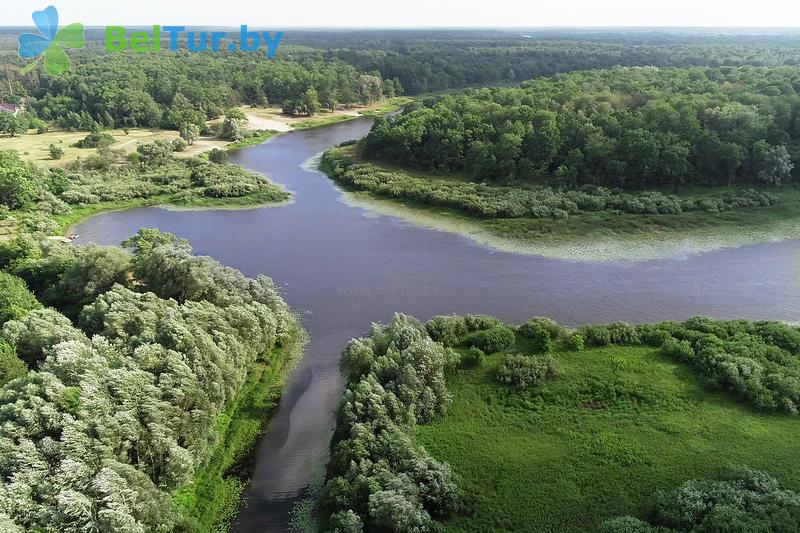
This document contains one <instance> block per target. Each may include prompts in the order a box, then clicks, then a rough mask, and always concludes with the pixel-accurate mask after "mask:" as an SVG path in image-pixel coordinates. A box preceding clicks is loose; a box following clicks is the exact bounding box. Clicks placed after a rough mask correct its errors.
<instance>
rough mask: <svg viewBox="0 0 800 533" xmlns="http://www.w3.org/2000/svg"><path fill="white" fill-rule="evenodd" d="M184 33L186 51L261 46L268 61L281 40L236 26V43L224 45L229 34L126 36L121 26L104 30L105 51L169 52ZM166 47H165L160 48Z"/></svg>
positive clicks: (172, 30)
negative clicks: (165, 50)
mask: <svg viewBox="0 0 800 533" xmlns="http://www.w3.org/2000/svg"><path fill="white" fill-rule="evenodd" d="M184 32H185V33H186V39H185V41H186V49H187V50H189V51H190V52H208V51H211V52H219V51H221V50H227V51H229V52H236V51H242V52H255V51H257V50H259V49H260V48H261V47H262V45H263V47H264V49H265V51H266V54H267V57H269V58H270V59H272V57H273V56H274V55H275V52H277V51H278V45H279V44H280V42H281V38H282V37H283V32H280V31H277V32H274V35H273V34H272V33H271V32H268V31H263V32H257V31H249V30H248V29H247V25H246V24H243V25H241V26H240V27H239V31H238V32H237V33H233V35H235V36H238V41H236V40H233V41H230V42H227V43H225V42H224V41H225V40H226V39H227V38H229V36H230V35H231V33H229V32H224V31H190V32H186V26H163V27H162V26H158V25H156V26H153V30H152V32H151V33H148V32H146V31H134V32H131V33H130V35H128V31H127V30H126V29H125V28H124V27H122V26H108V27H106V50H108V51H109V52H120V51H122V50H133V51H136V52H149V51H158V50H162V49H165V48H167V49H169V50H170V51H173V52H174V51H176V50H178V49H179V47H180V43H181V42H182V41H181V40H180V39H179V36H180V35H181V34H182V33H184ZM164 45H166V47H165V46H164Z"/></svg>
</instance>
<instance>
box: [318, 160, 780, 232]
mask: <svg viewBox="0 0 800 533" xmlns="http://www.w3.org/2000/svg"><path fill="white" fill-rule="evenodd" d="M320 168H321V169H323V170H324V171H325V172H326V173H327V174H328V175H329V176H330V177H331V178H332V179H334V180H335V181H336V182H337V183H339V184H341V185H343V186H344V187H347V188H350V189H355V190H360V191H368V192H370V193H374V194H377V195H379V196H383V197H387V198H392V199H398V200H404V201H411V202H418V203H420V204H424V205H431V206H441V207H447V208H450V209H455V210H457V211H461V212H463V213H466V214H468V215H471V216H476V217H482V218H523V217H524V218H566V217H569V216H570V215H578V214H581V213H594V212H599V211H616V212H621V213H630V214H637V215H641V214H647V215H663V214H678V213H683V212H686V211H707V212H714V213H716V212H721V211H729V210H732V209H739V208H743V207H766V206H770V205H774V204H775V203H776V202H777V197H776V196H775V195H773V194H770V193H768V192H766V191H761V190H756V189H741V190H736V191H729V192H726V193H723V194H721V195H719V196H717V197H697V198H694V197H678V196H675V195H672V194H663V193H660V192H655V191H647V192H642V193H628V192H622V191H618V190H611V189H607V188H605V187H598V186H594V185H582V186H580V187H578V188H575V189H561V188H553V187H548V186H523V185H518V186H513V187H507V186H497V185H487V184H485V183H473V182H462V181H453V180H439V179H427V178H420V177H414V176H411V175H409V174H407V173H405V172H403V171H400V170H386V169H383V168H381V167H379V166H376V165H373V164H369V163H353V162H352V160H351V159H350V158H349V157H348V156H347V155H346V154H344V153H343V152H342V151H341V150H339V149H336V148H334V149H331V150H328V151H327V152H325V155H323V157H322V161H321V163H320Z"/></svg>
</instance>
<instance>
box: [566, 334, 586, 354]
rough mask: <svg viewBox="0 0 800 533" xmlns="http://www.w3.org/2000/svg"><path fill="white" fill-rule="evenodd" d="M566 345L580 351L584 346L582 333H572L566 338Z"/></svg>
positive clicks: (574, 350)
mask: <svg viewBox="0 0 800 533" xmlns="http://www.w3.org/2000/svg"><path fill="white" fill-rule="evenodd" d="M567 346H568V347H569V349H570V350H572V351H573V352H581V351H583V349H584V348H585V346H586V343H585V341H584V338H583V335H581V334H580V333H573V334H572V335H570V336H569V339H568V340H567Z"/></svg>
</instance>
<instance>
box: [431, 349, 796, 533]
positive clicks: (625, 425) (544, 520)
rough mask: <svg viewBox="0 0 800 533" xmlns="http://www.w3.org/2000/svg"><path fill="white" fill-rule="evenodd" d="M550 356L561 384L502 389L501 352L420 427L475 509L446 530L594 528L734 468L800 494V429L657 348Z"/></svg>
mask: <svg viewBox="0 0 800 533" xmlns="http://www.w3.org/2000/svg"><path fill="white" fill-rule="evenodd" d="M514 351H516V352H519V351H523V352H524V351H525V347H524V346H518V347H516V349H515V350H514ZM554 357H555V359H556V361H557V363H558V367H559V370H560V376H559V377H558V378H556V379H555V380H553V381H549V382H545V383H544V384H542V385H539V386H537V387H535V388H533V389H531V390H529V391H527V392H522V391H518V390H516V389H511V388H507V387H505V386H503V385H500V384H498V383H496V382H495V381H494V379H493V376H492V373H493V371H494V368H495V367H496V366H497V365H498V364H499V362H500V360H501V359H502V356H500V355H494V356H490V357H488V358H487V360H486V362H485V363H484V365H483V367H481V368H478V369H472V370H459V371H457V372H456V374H455V375H454V376H452V377H451V378H450V379H449V380H448V389H449V390H450V391H451V393H452V396H453V402H452V404H451V405H450V406H449V408H448V411H447V413H446V414H445V415H444V417H442V418H441V419H439V420H437V421H435V422H434V423H431V424H429V425H424V426H418V427H417V429H416V438H417V441H418V442H419V443H420V444H422V445H423V446H424V447H425V448H426V449H427V450H428V451H429V452H430V453H431V454H432V455H433V456H434V457H435V458H436V459H440V460H445V461H447V462H449V463H450V464H451V465H452V466H453V469H454V471H455V472H456V473H458V474H459V475H460V476H461V479H462V481H461V486H462V487H463V488H464V490H465V493H466V500H467V510H466V511H465V513H464V514H463V515H461V516H456V517H454V518H452V519H451V520H450V521H449V522H448V523H446V524H445V525H444V526H443V529H444V530H447V531H454V532H455V531H464V532H467V531H470V532H471V531H481V532H490V531H536V532H556V531H559V532H560V531H595V530H596V528H597V526H598V525H599V524H600V523H601V522H602V521H603V520H604V519H607V518H610V517H614V516H618V515H626V514H631V515H635V516H643V515H645V514H646V513H647V512H648V509H649V507H650V505H651V504H652V501H653V496H654V493H655V492H656V491H658V490H670V489H673V488H675V487H677V486H678V485H680V484H681V483H682V482H683V481H685V480H687V479H694V478H713V477H716V476H718V475H720V473H721V472H722V471H723V470H724V469H725V467H726V466H729V465H732V464H747V465H749V466H751V467H753V468H757V469H761V470H764V471H766V472H768V473H771V474H772V475H774V476H775V477H776V478H777V479H779V480H780V481H781V482H782V483H783V484H784V486H786V487H787V488H790V489H795V490H797V489H800V420H797V419H792V418H789V417H786V416H782V415H770V414H764V413H760V412H757V411H754V410H753V409H750V408H748V407H746V406H744V405H741V404H738V403H735V402H734V401H732V400H731V399H730V396H729V395H726V394H725V393H721V392H720V393H715V392H709V391H708V389H706V388H704V387H703V386H702V384H701V383H700V382H699V381H698V380H697V378H696V377H695V376H694V375H693V373H692V372H691V371H690V370H689V369H688V368H686V367H683V366H681V365H679V364H676V363H674V362H671V361H670V360H668V359H666V358H665V357H663V356H661V355H660V354H659V353H658V350H655V349H651V348H639V347H636V348H630V347H625V348H623V347H610V348H603V349H591V350H587V351H584V352H564V353H560V352H559V353H556V354H554Z"/></svg>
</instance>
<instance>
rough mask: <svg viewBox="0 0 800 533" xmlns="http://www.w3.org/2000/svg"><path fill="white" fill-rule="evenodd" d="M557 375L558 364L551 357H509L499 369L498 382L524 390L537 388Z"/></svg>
mask: <svg viewBox="0 0 800 533" xmlns="http://www.w3.org/2000/svg"><path fill="white" fill-rule="evenodd" d="M545 333H547V332H545ZM536 353H539V352H536ZM556 374H557V372H556V364H555V361H554V360H553V359H552V358H551V357H548V356H536V357H530V356H527V355H519V354H516V355H509V356H507V357H506V359H505V362H503V364H502V365H500V366H499V367H498V368H497V381H499V382H500V383H504V384H506V385H513V386H515V387H519V388H523V389H524V388H528V387H535V386H536V385H538V384H540V383H541V382H543V381H544V380H546V379H551V378H553V377H555V376H556Z"/></svg>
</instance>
